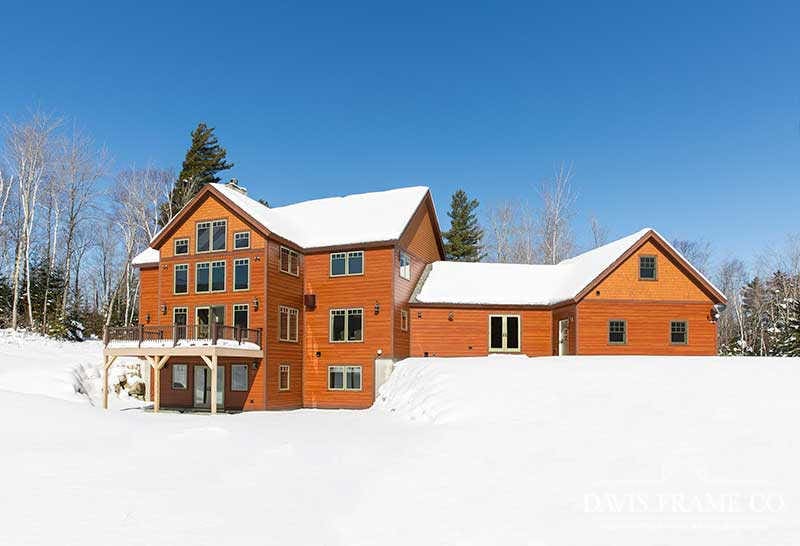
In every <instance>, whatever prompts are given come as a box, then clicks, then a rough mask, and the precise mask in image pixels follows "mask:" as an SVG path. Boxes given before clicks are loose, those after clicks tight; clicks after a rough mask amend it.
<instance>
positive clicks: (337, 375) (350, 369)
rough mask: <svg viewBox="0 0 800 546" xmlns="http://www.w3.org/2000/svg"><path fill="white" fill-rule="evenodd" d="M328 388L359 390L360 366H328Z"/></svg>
mask: <svg viewBox="0 0 800 546" xmlns="http://www.w3.org/2000/svg"><path fill="white" fill-rule="evenodd" d="M328 389H329V390H332V391H360V390H361V366H328Z"/></svg>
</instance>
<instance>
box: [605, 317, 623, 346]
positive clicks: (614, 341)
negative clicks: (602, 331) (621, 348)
mask: <svg viewBox="0 0 800 546" xmlns="http://www.w3.org/2000/svg"><path fill="white" fill-rule="evenodd" d="M627 342H628V324H627V322H625V321H624V320H618V319H615V320H609V321H608V343H609V344H611V345H625V344H626V343H627Z"/></svg>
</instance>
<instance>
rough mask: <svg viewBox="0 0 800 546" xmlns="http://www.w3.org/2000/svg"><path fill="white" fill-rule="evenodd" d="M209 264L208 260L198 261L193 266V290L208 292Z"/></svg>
mask: <svg viewBox="0 0 800 546" xmlns="http://www.w3.org/2000/svg"><path fill="white" fill-rule="evenodd" d="M209 266H210V264H209V263H208V262H206V263H200V264H197V265H196V266H195V273H194V291H195V292H208V286H209V285H208V274H209Z"/></svg>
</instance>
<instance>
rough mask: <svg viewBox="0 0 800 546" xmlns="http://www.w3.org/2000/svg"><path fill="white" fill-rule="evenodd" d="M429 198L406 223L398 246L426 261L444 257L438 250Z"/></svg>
mask: <svg viewBox="0 0 800 546" xmlns="http://www.w3.org/2000/svg"><path fill="white" fill-rule="evenodd" d="M428 203H429V198H426V199H425V200H424V201H423V202H422V204H421V205H420V207H419V208H418V209H417V211H416V212H415V213H414V215H413V216H412V217H411V220H410V221H409V223H408V227H407V228H406V230H405V232H404V233H403V236H402V237H401V238H400V246H401V247H402V248H405V249H407V250H408V251H409V252H410V253H412V254H414V255H416V256H417V257H419V258H420V259H421V260H423V261H424V262H426V263H430V262H435V261H437V260H442V259H444V256H443V255H442V254H441V252H440V250H439V245H440V244H441V240H440V239H439V233H438V232H437V230H436V229H435V228H434V220H433V218H434V217H433V215H432V213H431V209H430V208H429V207H428Z"/></svg>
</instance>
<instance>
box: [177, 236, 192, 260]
mask: <svg viewBox="0 0 800 546" xmlns="http://www.w3.org/2000/svg"><path fill="white" fill-rule="evenodd" d="M182 254H189V239H175V255H176V256H180V255H182Z"/></svg>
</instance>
